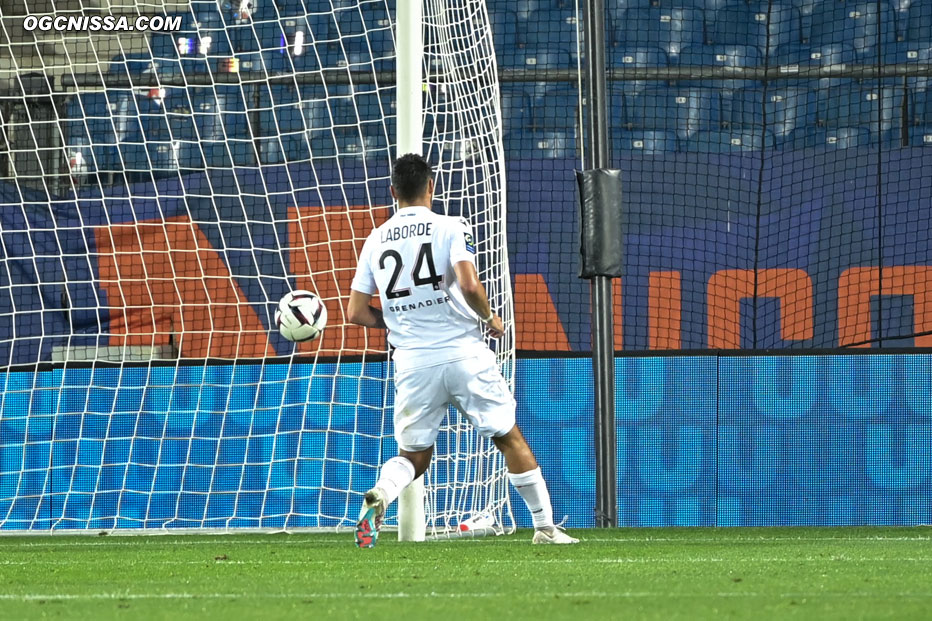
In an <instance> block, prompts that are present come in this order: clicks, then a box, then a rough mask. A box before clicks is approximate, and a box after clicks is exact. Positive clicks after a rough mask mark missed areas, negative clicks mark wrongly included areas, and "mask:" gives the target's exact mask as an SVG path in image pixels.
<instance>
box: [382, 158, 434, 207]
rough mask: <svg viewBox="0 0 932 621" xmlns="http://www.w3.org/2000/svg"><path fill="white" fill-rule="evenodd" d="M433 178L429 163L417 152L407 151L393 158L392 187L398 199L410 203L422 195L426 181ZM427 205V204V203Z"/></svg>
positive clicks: (425, 188) (425, 189) (425, 187)
mask: <svg viewBox="0 0 932 621" xmlns="http://www.w3.org/2000/svg"><path fill="white" fill-rule="evenodd" d="M433 178H434V171H433V169H432V168H431V166H430V164H428V163H427V160H425V159H424V158H423V157H421V156H420V155H418V154H417V153H408V154H407V155H402V156H401V157H399V158H398V159H397V160H395V163H394V165H393V166H392V187H393V188H395V195H396V196H397V197H398V200H401V201H405V202H406V203H410V202H411V201H413V200H415V199H416V198H418V197H420V196H423V195H424V192H426V191H427V182H428V181H430V180H431V179H433ZM428 207H429V205H428Z"/></svg>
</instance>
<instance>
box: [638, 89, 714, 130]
mask: <svg viewBox="0 0 932 621" xmlns="http://www.w3.org/2000/svg"><path fill="white" fill-rule="evenodd" d="M626 105H627V110H628V122H629V125H630V129H664V130H671V131H674V132H676V136H677V138H678V139H680V140H686V139H688V138H689V137H690V136H691V135H693V134H695V133H696V132H698V131H702V130H706V129H717V128H718V127H719V125H720V124H721V98H720V95H719V92H718V91H717V90H715V89H703V88H658V89H650V90H646V91H644V92H643V93H641V94H639V95H635V96H634V97H631V98H626Z"/></svg>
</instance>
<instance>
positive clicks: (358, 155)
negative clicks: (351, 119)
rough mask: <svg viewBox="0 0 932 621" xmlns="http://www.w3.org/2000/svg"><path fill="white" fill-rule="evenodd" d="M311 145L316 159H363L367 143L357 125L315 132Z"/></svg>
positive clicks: (312, 154)
mask: <svg viewBox="0 0 932 621" xmlns="http://www.w3.org/2000/svg"><path fill="white" fill-rule="evenodd" d="M310 147H311V157H312V158H314V159H320V158H336V159H337V160H339V161H343V160H346V159H350V160H357V159H362V158H363V157H364V154H365V143H364V142H363V138H362V135H361V134H360V131H359V129H358V128H355V127H337V128H334V129H333V130H332V131H326V132H313V133H312V134H311V139H310Z"/></svg>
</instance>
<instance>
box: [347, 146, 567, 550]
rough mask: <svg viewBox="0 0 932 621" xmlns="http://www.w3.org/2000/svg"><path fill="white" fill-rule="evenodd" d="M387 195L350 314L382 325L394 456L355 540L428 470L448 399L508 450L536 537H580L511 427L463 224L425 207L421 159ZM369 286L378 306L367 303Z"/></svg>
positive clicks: (396, 176)
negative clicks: (392, 203)
mask: <svg viewBox="0 0 932 621" xmlns="http://www.w3.org/2000/svg"><path fill="white" fill-rule="evenodd" d="M391 193H392V196H393V197H394V198H395V199H396V200H397V201H398V207H399V209H398V211H397V212H396V213H395V215H394V216H392V217H391V218H390V219H389V220H388V221H387V222H385V223H384V224H383V225H382V226H380V227H378V228H376V229H375V230H374V231H372V233H371V234H370V235H369V237H368V239H366V243H365V244H364V245H363V248H362V253H361V254H360V257H359V264H358V265H357V266H356V275H355V277H354V278H353V284H352V291H351V292H350V300H349V308H348V316H349V320H350V321H351V322H353V323H355V324H358V325H361V326H366V327H369V328H387V329H388V341H389V343H391V345H392V346H393V347H394V348H395V350H394V353H393V354H392V358H393V360H394V361H395V390H396V395H395V438H396V440H397V441H398V447H399V453H400V454H399V455H398V456H397V457H393V458H392V459H389V460H388V461H387V462H385V464H384V465H383V466H382V471H381V473H380V475H379V480H378V481H377V482H376V484H375V487H374V488H372V489H371V490H369V491H368V492H366V496H365V500H364V503H363V506H362V509H361V510H360V514H359V522H358V524H357V525H356V545H357V546H359V547H372V546H374V545H375V542H376V539H377V537H378V533H379V528H380V527H381V525H382V517H383V516H384V515H385V509H386V508H387V507H388V506H389V505H390V504H391V503H392V502H393V501H394V500H395V499H396V498H398V495H399V494H400V493H401V490H402V489H404V488H405V487H406V486H407V485H408V484H410V483H411V481H413V480H414V479H416V478H417V477H419V476H421V475H422V474H423V473H424V471H426V470H427V467H428V466H429V465H430V458H431V455H432V454H433V450H434V442H435V441H436V439H437V433H438V431H439V428H440V424H441V422H442V421H443V418H444V416H445V415H446V412H447V406H448V404H451V403H452V404H453V405H454V406H455V407H456V408H457V409H458V410H459V411H460V412H461V413H462V414H463V415H464V416H465V417H466V418H467V419H468V420H469V422H470V423H471V424H472V425H473V426H474V427H475V428H476V429H477V430H478V431H479V433H480V434H482V435H483V436H485V437H491V438H492V441H493V442H495V445H496V446H497V447H498V449H499V450H500V451H501V452H502V454H503V455H504V456H505V462H506V464H507V465H508V473H509V474H508V478H509V480H510V481H511V483H512V485H514V486H515V488H516V489H517V490H518V493H519V494H520V495H521V497H522V498H523V499H524V502H525V503H526V504H527V507H528V509H529V510H530V512H531V516H532V518H533V520H534V528H535V532H534V538H533V543H548V544H554V543H555V544H567V543H578V541H579V540H578V539H574V538H573V537H570V536H569V535H567V534H566V533H565V532H563V531H562V530H561V529H559V528H557V527H556V526H555V525H554V523H553V508H552V506H551V504H550V493H549V492H548V491H547V484H546V483H545V482H544V478H543V476H542V475H541V471H540V467H539V466H538V465H537V460H536V459H535V458H534V453H532V452H531V448H530V447H529V446H528V444H527V441H525V439H524V436H522V435H521V431H520V430H519V429H518V427H517V426H516V425H515V401H514V397H513V396H512V395H511V392H510V391H509V390H508V385H507V384H506V383H505V379H504V378H503V377H502V374H501V372H500V371H499V369H498V365H497V364H496V361H495V354H493V353H492V351H491V350H490V349H489V348H488V346H487V345H486V343H485V341H484V340H483V338H482V330H481V327H480V325H484V326H485V327H486V328H487V329H488V331H489V333H490V334H491V336H493V337H494V338H498V337H500V336H502V335H503V334H504V326H503V324H502V319H501V317H499V316H498V315H496V314H495V312H494V311H492V309H491V307H490V306H489V299H488V296H487V294H486V291H485V287H483V286H482V283H481V282H480V281H479V276H478V273H477V272H476V244H475V241H474V240H473V237H472V235H471V233H470V230H469V227H468V225H467V223H466V221H465V220H463V219H461V218H455V217H451V216H442V215H438V214H435V213H434V212H433V211H431V208H430V205H431V203H432V201H433V195H434V179H433V171H432V170H431V166H430V164H428V163H427V162H426V161H425V160H424V158H422V157H421V156H420V155H415V154H408V155H404V156H402V157H400V158H398V159H397V160H396V161H395V163H394V166H393V169H392V183H391ZM376 292H378V294H379V296H380V298H381V302H382V308H381V309H378V308H375V307H373V306H370V304H369V303H370V301H371V299H372V296H373V295H375V294H376Z"/></svg>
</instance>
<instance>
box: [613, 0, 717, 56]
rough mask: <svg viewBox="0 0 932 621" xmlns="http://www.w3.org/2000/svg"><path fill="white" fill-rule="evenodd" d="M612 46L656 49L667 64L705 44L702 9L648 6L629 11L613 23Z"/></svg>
mask: <svg viewBox="0 0 932 621" xmlns="http://www.w3.org/2000/svg"><path fill="white" fill-rule="evenodd" d="M614 28H615V31H614V38H613V42H614V44H615V45H620V46H624V47H659V48H661V49H663V50H664V52H666V54H667V57H668V58H669V59H670V62H671V63H672V62H675V61H676V60H677V59H678V58H679V55H680V51H681V50H683V49H685V48H687V47H689V46H691V45H701V44H702V43H704V42H705V41H704V40H705V24H704V22H703V12H702V10H701V9H693V8H664V7H649V8H646V9H638V8H635V9H628V10H626V11H625V12H624V13H623V14H622V16H621V18H620V20H619V21H618V22H616V23H615V24H614Z"/></svg>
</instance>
